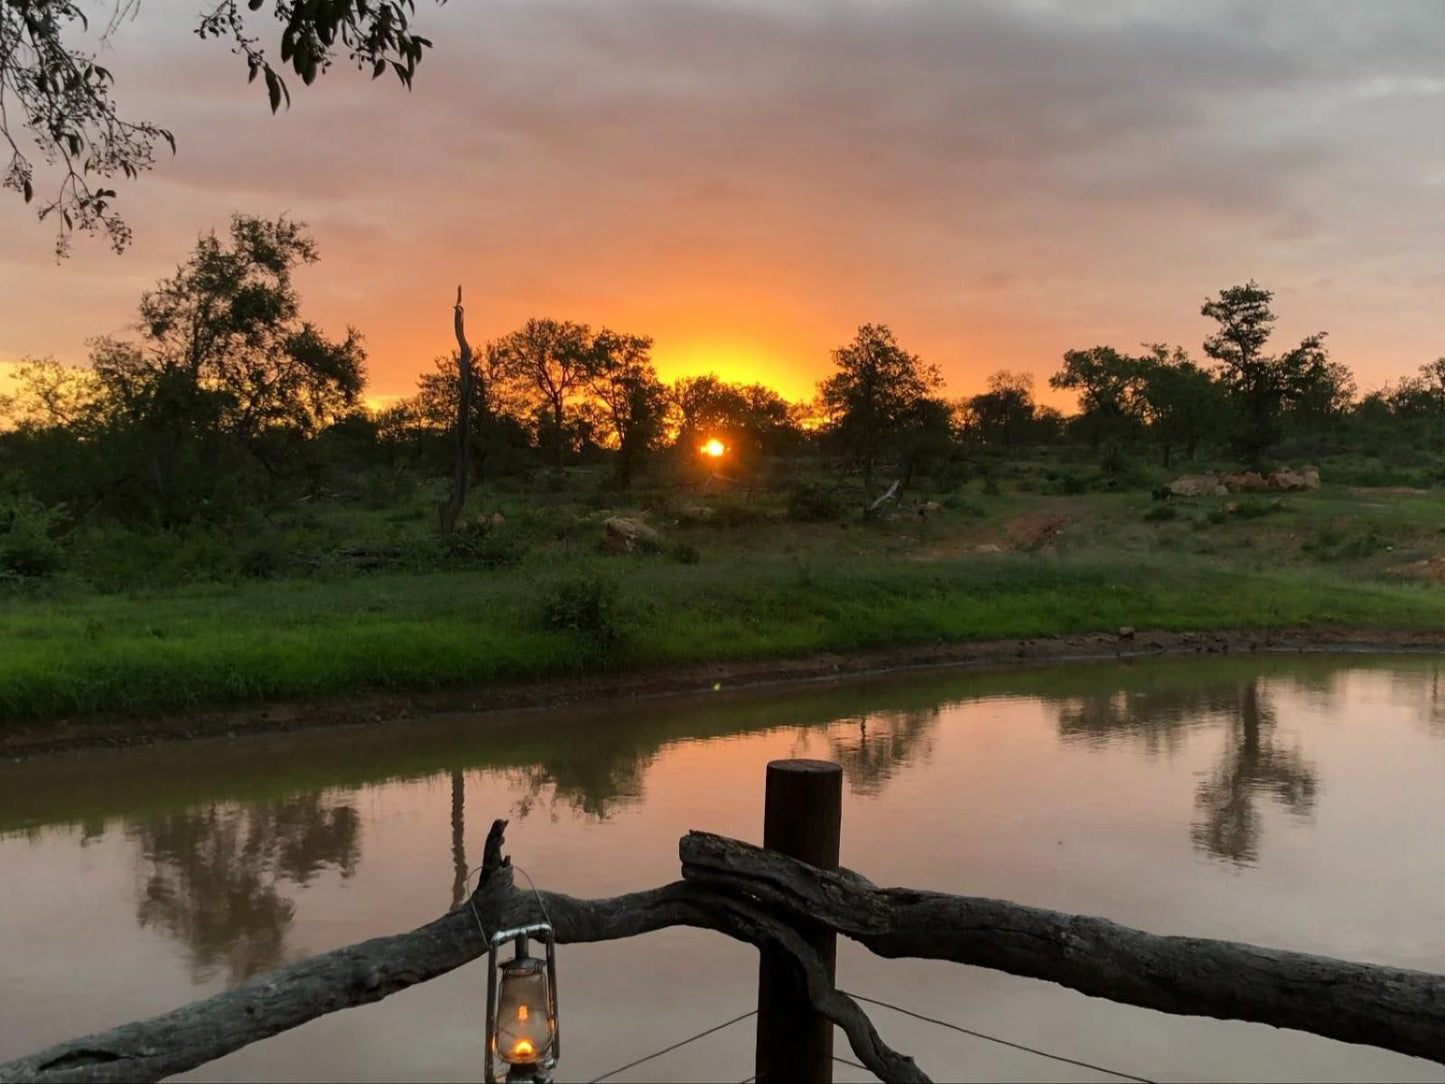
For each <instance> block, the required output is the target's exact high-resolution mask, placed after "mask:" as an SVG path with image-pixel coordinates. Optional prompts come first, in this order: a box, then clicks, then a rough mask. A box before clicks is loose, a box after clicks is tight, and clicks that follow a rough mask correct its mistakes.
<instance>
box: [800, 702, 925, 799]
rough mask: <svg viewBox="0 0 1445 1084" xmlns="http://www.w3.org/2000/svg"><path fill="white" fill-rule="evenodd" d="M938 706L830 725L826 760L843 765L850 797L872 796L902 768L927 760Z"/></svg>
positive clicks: (863, 716)
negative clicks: (850, 790)
mask: <svg viewBox="0 0 1445 1084" xmlns="http://www.w3.org/2000/svg"><path fill="white" fill-rule="evenodd" d="M941 715H942V707H941V706H940V705H937V704H935V705H932V706H931V707H926V708H914V709H911V710H908V711H891V712H874V713H871V714H865V715H861V716H859V717H858V718H857V719H856V720H853V719H850V720H846V721H844V722H842V723H839V724H835V725H833V726H830V727H829V728H828V731H827V740H828V751H829V757H828V759H830V760H836V761H837V762H838V763H839V764H841V765H842V766H843V777H844V779H846V780H847V781H848V785H849V787H850V788H851V789H852V791H853V793H854V794H860V795H867V796H870V797H871V796H874V795H877V794H879V793H881V792H882V790H883V785H884V784H885V783H887V782H888V780H889V779H891V778H892V777H893V775H894V773H895V772H896V771H897V770H898V769H899V768H900V767H902V766H906V765H908V764H910V763H912V762H913V761H915V760H923V761H926V760H928V757H929V755H930V754H931V753H932V751H933V741H932V736H933V733H934V731H935V730H936V729H937V727H938V720H939V719H940V718H941Z"/></svg>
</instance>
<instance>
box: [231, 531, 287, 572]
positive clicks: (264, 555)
mask: <svg viewBox="0 0 1445 1084" xmlns="http://www.w3.org/2000/svg"><path fill="white" fill-rule="evenodd" d="M289 559H290V554H289V553H288V552H287V548H286V540H285V538H283V537H282V536H281V535H279V534H277V533H276V532H274V531H262V532H261V533H259V534H257V535H256V536H254V537H253V538H251V539H250V540H249V541H247V542H245V543H244V544H243V545H242V546H241V547H240V564H241V574H242V575H243V576H249V577H250V578H251V579H256V580H269V579H272V578H274V577H276V576H279V575H280V574H281V573H282V572H284V571H285V570H286V565H287V563H288V561H289Z"/></svg>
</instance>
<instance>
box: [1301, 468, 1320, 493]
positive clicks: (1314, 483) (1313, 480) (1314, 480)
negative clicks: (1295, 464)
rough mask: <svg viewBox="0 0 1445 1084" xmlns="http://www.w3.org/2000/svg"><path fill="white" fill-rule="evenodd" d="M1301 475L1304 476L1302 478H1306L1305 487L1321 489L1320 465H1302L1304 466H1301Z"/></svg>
mask: <svg viewBox="0 0 1445 1084" xmlns="http://www.w3.org/2000/svg"><path fill="white" fill-rule="evenodd" d="M1300 477H1302V478H1303V479H1304V480H1305V488H1306V489H1319V488H1320V469H1319V467H1302V468H1300Z"/></svg>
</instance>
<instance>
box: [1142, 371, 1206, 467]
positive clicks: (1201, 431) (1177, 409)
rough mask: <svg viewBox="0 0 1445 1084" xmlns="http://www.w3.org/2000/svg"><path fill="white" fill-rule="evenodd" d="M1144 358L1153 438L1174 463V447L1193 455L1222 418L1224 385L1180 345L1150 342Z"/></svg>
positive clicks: (1164, 458)
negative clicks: (1171, 346) (1171, 345)
mask: <svg viewBox="0 0 1445 1084" xmlns="http://www.w3.org/2000/svg"><path fill="white" fill-rule="evenodd" d="M1149 351H1150V354H1149V356H1148V357H1146V358H1144V359H1143V366H1142V372H1143V382H1142V385H1141V387H1140V389H1139V399H1140V402H1141V404H1142V406H1143V411H1144V420H1145V422H1146V423H1147V424H1148V432H1149V439H1150V440H1151V441H1152V442H1153V443H1154V444H1155V445H1157V446H1158V448H1159V455H1160V459H1161V462H1162V464H1163V465H1164V466H1165V467H1168V466H1170V465H1172V463H1173V458H1174V453H1175V451H1183V453H1184V456H1185V458H1187V459H1193V458H1194V456H1195V453H1196V452H1198V450H1199V446H1200V445H1201V444H1202V443H1203V442H1204V441H1205V440H1208V439H1210V438H1212V437H1213V436H1214V435H1215V434H1216V433H1217V432H1218V431H1219V428H1220V426H1221V424H1222V419H1223V414H1224V409H1225V400H1224V388H1223V387H1222V386H1221V385H1220V384H1219V382H1218V381H1216V380H1215V379H1214V376H1213V374H1211V373H1210V372H1209V370H1207V369H1203V368H1201V367H1200V366H1198V365H1196V364H1194V362H1192V361H1191V360H1190V359H1189V355H1188V354H1186V353H1185V352H1184V350H1183V348H1181V347H1175V348H1174V349H1173V350H1172V351H1171V350H1170V349H1169V347H1167V346H1165V345H1164V344H1163V343H1154V344H1152V345H1151V346H1150V347H1149Z"/></svg>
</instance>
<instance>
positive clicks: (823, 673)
mask: <svg viewBox="0 0 1445 1084" xmlns="http://www.w3.org/2000/svg"><path fill="white" fill-rule="evenodd" d="M1330 651H1340V652H1366V651H1378V652H1416V653H1418V652H1427V653H1428V652H1442V653H1445V629H1442V630H1421V629H1408V630H1406V629H1398V630H1397V629H1378V628H1358V627H1325V628H1293V629H1221V630H1213V631H1206V632H1159V631H1151V630H1147V629H1141V630H1139V631H1137V632H1131V631H1130V630H1127V629H1122V630H1119V632H1116V633H1074V634H1062V635H1057V636H1041V637H1034V638H1031V639H1022V640H1017V639H1014V640H983V641H971V642H963V643H953V644H920V645H914V646H912V647H901V648H888V649H877V650H871V651H855V652H836V653H835V652H818V653H814V654H811V655H806V656H802V657H794V658H784V659H749V660H738V661H726V662H715V663H700V664H695V665H689V666H672V667H664V668H657V669H647V670H632V671H628V672H625V673H619V674H599V675H590V676H586V677H568V678H562V679H558V680H556V681H547V682H527V683H517V684H508V685H493V686H489V687H471V688H458V689H448V690H438V691H427V692H414V693H390V692H381V691H369V692H365V693H358V694H355V695H351V696H344V697H329V698H325V699H318V700H313V701H296V702H275V703H258V704H247V705H240V706H235V707H229V708H219V709H207V710H202V711H196V712H186V713H170V714H164V715H152V716H143V717H142V716H127V715H124V714H121V713H117V714H115V715H105V716H87V717H84V718H75V719H57V720H52V721H51V722H48V723H40V724H33V725H30V724H27V725H23V726H19V727H14V728H10V729H8V730H6V731H4V732H3V733H0V756H4V757H7V758H10V759H15V760H19V759H25V758H30V757H44V756H55V755H61V754H73V753H83V752H86V751H89V750H94V749H115V748H124V747H127V746H135V745H150V744H154V743H156V742H170V741H186V740H190V739H198V738H240V737H245V736H248V735H253V734H271V733H283V732H289V731H301V730H311V729H318V728H322V727H338V726H365V725H377V724H390V723H402V722H405V721H406V720H408V719H416V718H420V717H423V716H428V715H437V714H442V713H455V712H475V713H478V714H486V713H489V712H501V711H516V710H518V709H537V710H545V709H547V708H555V707H560V706H563V705H568V704H577V703H584V702H589V701H608V700H625V699H636V698H640V697H650V696H662V695H672V694H679V693H688V692H701V691H704V690H709V689H713V688H714V687H725V688H728V689H738V688H745V687H757V686H766V685H779V684H787V683H794V682H804V681H822V680H830V679H837V678H847V677H859V676H863V675H867V674H878V673H886V672H888V671H898V670H907V669H922V668H980V669H984V668H995V667H1000V666H1020V665H1043V664H1049V663H1064V662H1087V661H1097V660H1106V659H1113V658H1159V657H1177V658H1188V657H1189V656H1191V655H1203V654H1230V653H1243V654H1249V653H1258V652H1270V653H1292V652H1297V653H1305V652H1330Z"/></svg>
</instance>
